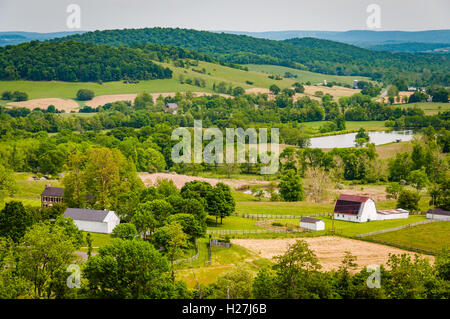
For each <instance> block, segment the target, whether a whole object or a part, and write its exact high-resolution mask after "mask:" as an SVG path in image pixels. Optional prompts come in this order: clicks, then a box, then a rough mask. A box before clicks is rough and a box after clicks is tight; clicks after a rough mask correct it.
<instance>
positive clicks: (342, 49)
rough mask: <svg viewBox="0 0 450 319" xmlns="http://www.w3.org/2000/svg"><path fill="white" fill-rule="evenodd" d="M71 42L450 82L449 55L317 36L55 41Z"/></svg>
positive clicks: (123, 33)
mask: <svg viewBox="0 0 450 319" xmlns="http://www.w3.org/2000/svg"><path fill="white" fill-rule="evenodd" d="M68 39H70V40H77V41H83V42H91V43H96V44H109V45H114V46H120V45H138V44H142V43H158V44H166V45H175V46H179V47H183V48H186V49H191V50H196V51H199V52H202V53H205V54H208V55H211V56H213V57H215V58H217V59H219V60H221V61H225V62H230V63H238V64H274V65H282V66H288V67H294V68H297V69H303V70H308V71H314V72H319V73H326V74H336V75H360V76H370V77H372V78H373V79H391V80H392V79H393V78H396V77H398V76H399V75H402V76H405V77H410V78H411V79H412V80H415V81H416V82H417V83H419V82H420V83H422V82H424V81H425V80H426V81H427V82H428V83H431V82H434V81H438V82H447V83H448V82H449V75H448V73H449V71H450V58H449V57H447V56H444V55H442V56H431V55H430V56H429V55H413V54H405V53H389V52H378V51H371V50H367V49H362V48H358V47H355V46H352V45H348V44H344V43H338V42H333V41H328V40H320V39H312V38H303V39H291V40H287V41H274V40H267V39H257V38H252V37H249V36H245V35H234V34H225V33H213V32H207V31H196V30H187V29H170V28H145V29H126V30H105V31H94V32H87V33H84V34H80V35H72V36H68V37H66V38H61V39H56V40H55V41H65V40H68ZM424 68H427V69H429V70H430V71H431V72H437V73H440V75H439V76H436V78H433V77H432V78H431V79H430V78H427V79H425V78H423V77H422V72H423V69H424ZM440 84H444V85H447V84H445V83H440Z"/></svg>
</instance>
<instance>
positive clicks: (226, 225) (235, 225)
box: [207, 216, 261, 230]
mask: <svg viewBox="0 0 450 319" xmlns="http://www.w3.org/2000/svg"><path fill="white" fill-rule="evenodd" d="M207 224H208V229H209V230H236V229H239V230H242V229H261V227H258V226H255V221H254V220H252V219H249V218H243V217H237V216H228V217H226V218H224V219H223V223H222V224H220V220H218V224H217V225H216V219H215V218H214V217H208V220H207Z"/></svg>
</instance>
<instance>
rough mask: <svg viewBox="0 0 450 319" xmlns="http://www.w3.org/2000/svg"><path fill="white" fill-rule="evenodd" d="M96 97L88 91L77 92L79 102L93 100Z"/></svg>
mask: <svg viewBox="0 0 450 319" xmlns="http://www.w3.org/2000/svg"><path fill="white" fill-rule="evenodd" d="M93 97H94V92H93V91H91V90H88V89H80V90H78V92H77V99H78V100H79V101H88V100H92V99H93Z"/></svg>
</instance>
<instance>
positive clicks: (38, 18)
mask: <svg viewBox="0 0 450 319" xmlns="http://www.w3.org/2000/svg"><path fill="white" fill-rule="evenodd" d="M69 4H78V5H79V6H80V8H81V26H80V30H102V29H122V28H144V27H155V26H161V27H180V28H193V29H198V30H234V31H276V30H330V31H345V30H365V29H368V27H367V25H366V20H367V17H368V16H369V13H367V12H366V8H367V6H368V5H369V4H378V5H379V6H380V8H381V28H380V29H378V30H407V31H416V30H432V29H450V0H426V1H423V0H271V1H266V0H0V31H35V32H55V31H74V30H76V29H69V28H68V27H67V23H66V20H67V17H68V16H69V14H70V13H67V12H66V10H67V6H68V5H69Z"/></svg>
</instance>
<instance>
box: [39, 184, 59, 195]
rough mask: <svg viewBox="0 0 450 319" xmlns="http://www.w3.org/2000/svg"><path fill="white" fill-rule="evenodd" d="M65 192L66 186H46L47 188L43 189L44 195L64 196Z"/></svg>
mask: <svg viewBox="0 0 450 319" xmlns="http://www.w3.org/2000/svg"><path fill="white" fill-rule="evenodd" d="M63 194H64V188H62V187H50V186H46V187H45V189H44V190H43V191H42V193H41V195H42V196H55V197H62V196H63Z"/></svg>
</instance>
